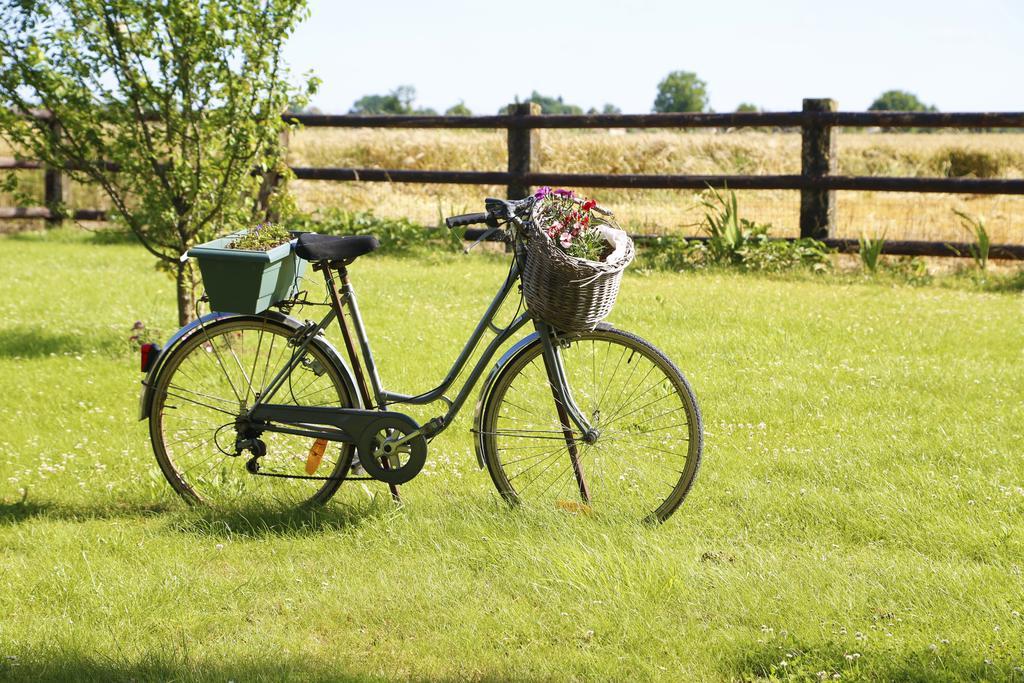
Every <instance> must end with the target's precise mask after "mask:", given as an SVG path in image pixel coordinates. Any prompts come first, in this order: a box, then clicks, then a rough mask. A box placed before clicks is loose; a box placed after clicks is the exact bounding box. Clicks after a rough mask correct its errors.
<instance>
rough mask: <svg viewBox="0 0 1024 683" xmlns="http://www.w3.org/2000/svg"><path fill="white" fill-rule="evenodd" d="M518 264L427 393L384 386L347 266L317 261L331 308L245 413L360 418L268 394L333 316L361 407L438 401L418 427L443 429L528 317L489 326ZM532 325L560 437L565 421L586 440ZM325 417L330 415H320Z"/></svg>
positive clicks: (585, 427)
mask: <svg viewBox="0 0 1024 683" xmlns="http://www.w3.org/2000/svg"><path fill="white" fill-rule="evenodd" d="M518 264H519V261H518V260H517V261H516V262H515V263H514V265H513V267H512V268H510V269H509V273H508V275H507V277H506V278H505V282H504V283H503V284H502V285H501V287H500V288H499V290H498V292H497V294H495V296H494V298H493V299H492V301H491V303H490V305H489V306H488V307H487V309H486V310H485V311H484V313H483V316H482V317H481V318H480V321H479V322H478V323H477V325H476V328H475V329H474V330H473V332H472V334H471V335H470V337H469V340H468V341H467V342H466V344H465V346H464V347H463V348H462V351H461V352H460V353H459V355H458V357H457V358H456V359H455V361H454V362H453V363H452V366H451V368H450V369H449V370H448V373H447V374H446V375H445V377H444V379H442V380H441V383H440V384H439V385H438V386H436V387H434V388H433V389H430V390H429V391H426V392H423V393H420V394H416V395H409V394H402V393H397V392H392V391H387V390H386V389H384V386H383V384H382V382H381V379H380V375H379V373H378V371H377V364H376V361H375V359H374V357H373V352H372V350H371V348H370V343H369V339H368V336H367V334H366V328H365V327H364V325H363V320H362V316H361V314H360V312H359V306H358V304H357V302H356V296H355V291H354V290H353V288H352V285H351V283H350V282H349V280H348V272H347V265H348V264H347V263H331V264H323V265H322V266H321V267H320V270H322V271H323V273H324V281H325V284H326V286H327V289H328V292H329V294H330V297H331V310H330V312H328V313H327V315H325V316H324V318H323V319H322V320H320V322H318V323H310V324H309V325H307V327H306V328H303V329H302V330H301V332H300V333H299V334H298V335H297V336H298V339H297V340H296V342H295V346H296V348H295V351H294V352H293V353H292V357H291V358H290V360H289V362H288V363H287V364H286V365H285V366H284V367H283V368H281V369H280V371H278V373H277V374H276V375H275V376H274V377H273V378H272V379H271V381H270V383H269V384H268V385H267V387H266V388H265V389H264V390H263V391H262V392H261V393H260V395H259V398H258V400H257V401H256V402H255V403H254V404H253V406H252V408H251V411H250V415H253V416H254V417H258V418H259V419H260V420H267V421H275V420H277V421H280V422H284V423H291V424H296V423H305V424H325V423H326V424H332V425H334V426H341V422H343V421H344V417H351V418H352V422H353V425H355V424H357V423H359V422H361V421H362V420H364V419H365V417H366V414H367V412H368V411H365V410H359V411H357V410H352V409H344V408H338V409H331V408H304V407H297V406H290V405H289V406H285V405H281V406H278V405H275V404H273V403H271V400H272V399H273V397H274V395H275V394H276V393H277V391H278V390H280V388H281V387H282V386H283V385H284V383H285V381H286V380H287V379H288V377H289V375H290V374H291V373H292V372H293V371H294V370H295V369H296V368H297V367H298V366H299V365H300V364H301V363H302V362H303V359H304V358H305V357H306V353H305V351H306V349H307V348H308V347H309V345H310V344H311V343H312V342H313V339H314V338H316V336H317V335H318V334H320V333H321V332H322V331H323V330H324V329H326V328H327V326H328V325H330V323H331V322H332V321H333V320H334V319H337V320H338V325H339V327H340V329H341V332H342V336H343V338H344V341H345V346H346V350H347V353H348V356H349V360H350V362H351V364H352V369H353V371H354V374H355V376H356V385H357V388H358V390H359V391H360V392H361V393H362V398H363V405H364V406H366V407H367V408H371V407H372V408H376V410H378V411H385V410H388V406H390V405H401V404H406V405H425V404H429V403H433V402H434V401H438V400H441V401H444V402H445V403H446V404H447V405H448V410H447V412H446V413H445V414H444V415H441V416H438V417H435V418H433V419H431V420H429V421H428V422H427V423H426V424H425V425H423V426H422V427H421V429H420V430H419V431H420V433H422V434H423V435H424V436H425V437H426V438H428V439H430V438H433V437H434V436H436V435H437V434H439V433H441V432H442V431H444V429H446V428H447V427H448V426H449V425H450V424H451V423H452V420H453V419H454V418H455V416H456V415H457V414H458V412H459V410H460V409H461V408H462V406H463V405H464V404H465V402H466V399H467V398H468V396H469V393H470V392H471V391H472V390H473V388H474V387H475V386H476V384H477V382H478V381H479V379H480V376H481V375H482V374H483V372H484V370H485V369H486V368H487V366H488V364H489V363H490V361H491V359H492V358H493V357H494V354H495V353H496V352H497V350H498V349H499V348H500V347H501V346H502V344H504V343H505V342H506V341H508V340H509V339H511V338H512V337H513V336H514V335H515V334H516V332H518V331H519V330H520V329H522V328H523V326H525V325H526V323H527V322H529V321H530V320H531V316H530V314H529V312H528V311H524V312H523V313H520V314H519V315H517V316H516V317H515V319H513V320H512V321H511V322H510V323H509V324H508V325H507V326H505V327H498V326H497V325H495V324H494V318H495V316H496V315H497V313H498V310H499V309H500V308H501V306H502V304H503V303H504V302H505V300H506V299H507V298H508V295H509V294H510V293H511V292H512V290H513V289H514V288H515V287H516V285H517V284H518V281H519V277H520V269H519V265H518ZM335 270H336V271H337V272H338V274H339V276H340V279H341V287H340V289H339V288H338V287H337V284H336V282H335V279H334V275H333V271H335ZM345 308H347V309H348V313H349V317H351V319H352V323H353V327H354V329H355V341H357V342H358V345H359V351H360V353H358V354H357V352H356V349H355V343H353V339H352V335H351V334H350V332H349V330H348V326H347V324H346V316H345V310H344V309H345ZM535 326H536V328H537V331H538V333H539V334H540V338H541V342H542V344H543V345H544V359H545V364H546V365H547V368H548V377H549V381H550V383H551V386H552V392H553V398H554V400H555V402H556V405H557V408H558V411H559V415H560V417H561V418H562V422H563V426H564V428H565V430H566V438H567V439H571V438H573V437H572V434H571V432H570V431H569V427H570V422H571V423H572V424H574V425H575V426H576V427H577V428H578V429H579V430H580V432H581V434H583V435H585V438H588V437H589V435H590V433H591V426H590V424H589V423H588V421H587V420H586V418H585V417H584V416H583V415H582V413H581V411H580V410H579V408H578V407H577V406H576V404H575V402H574V401H573V400H572V395H571V392H570V391H569V388H568V386H567V382H566V379H565V374H564V369H563V368H562V363H561V355H560V353H559V349H558V341H557V339H556V337H555V335H554V332H553V330H551V328H549V327H548V326H547V325H545V324H544V323H542V322H539V321H535ZM488 329H489V330H491V331H493V332H494V333H495V336H494V338H493V339H491V341H490V342H489V343H488V344H487V346H486V347H485V349H484V351H483V353H482V355H481V357H480V358H479V359H478V360H477V362H476V364H475V365H474V366H473V367H472V369H471V370H470V372H469V375H468V377H467V378H466V380H465V382H464V383H463V385H462V387H461V388H460V389H459V392H458V393H457V394H456V396H455V398H454V399H452V398H449V397H448V396H447V395H446V393H445V392H447V391H448V390H449V388H451V386H452V385H453V384H454V383H455V381H456V379H457V378H458V377H459V375H460V374H461V373H462V371H463V369H464V368H465V367H466V364H467V363H468V362H469V359H470V356H472V354H473V352H474V351H475V350H476V348H477V346H478V345H479V343H480V340H481V338H482V337H483V335H484V332H485V331H487V330H488ZM360 356H361V360H362V363H364V364H365V366H366V376H368V377H369V384H368V385H367V381H366V376H364V375H363V372H362V368H361V364H360ZM328 416H329V417H330V418H331V419H325V418H327V417H328ZM269 429H270V430H271V431H284V432H290V433H299V434H305V435H310V436H319V437H322V438H329V439H332V440H342V441H350V440H351V439H352V437H354V436H355V435H352V434H348V435H342V434H341V433H339V432H338V431H337V430H335V429H331V430H329V431H311V430H308V429H303V430H301V431H300V430H294V429H290V428H287V427H274V426H271V427H269Z"/></svg>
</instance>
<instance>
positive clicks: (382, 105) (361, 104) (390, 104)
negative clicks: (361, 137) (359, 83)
mask: <svg viewBox="0 0 1024 683" xmlns="http://www.w3.org/2000/svg"><path fill="white" fill-rule="evenodd" d="M348 113H349V114H361V115H367V114H410V113H412V112H411V111H409V110H407V109H406V108H405V106H404V105H403V104H402V101H401V100H400V99H398V96H397V95H395V94H394V92H391V93H389V94H387V95H363V96H362V97H360V98H359V99H358V100H356V101H355V103H354V104H353V105H352V108H351V109H349V112H348Z"/></svg>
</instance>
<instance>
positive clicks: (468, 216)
mask: <svg viewBox="0 0 1024 683" xmlns="http://www.w3.org/2000/svg"><path fill="white" fill-rule="evenodd" d="M486 222H487V214H486V213H464V214H462V215H461V216H451V217H450V218H445V219H444V223H445V225H447V226H448V229H449V230H450V229H451V228H458V227H461V226H463V225H476V224H477V223H486Z"/></svg>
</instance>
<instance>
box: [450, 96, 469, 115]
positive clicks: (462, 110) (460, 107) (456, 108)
mask: <svg viewBox="0 0 1024 683" xmlns="http://www.w3.org/2000/svg"><path fill="white" fill-rule="evenodd" d="M444 115H445V116H472V115H473V112H472V111H470V109H469V107H467V106H466V103H465V102H463V101H462V100H459V103H458V104H453V105H452V106H450V107H448V108H447V109H445V110H444Z"/></svg>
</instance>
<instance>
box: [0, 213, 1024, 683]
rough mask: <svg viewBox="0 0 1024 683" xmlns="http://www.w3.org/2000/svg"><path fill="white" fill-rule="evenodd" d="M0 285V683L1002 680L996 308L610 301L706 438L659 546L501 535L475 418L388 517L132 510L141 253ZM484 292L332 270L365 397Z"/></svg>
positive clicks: (999, 332)
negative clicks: (356, 331)
mask: <svg viewBox="0 0 1024 683" xmlns="http://www.w3.org/2000/svg"><path fill="white" fill-rule="evenodd" d="M0 258H2V263H3V267H2V268H0V292H2V293H3V297H2V299H0V615H2V616H0V678H32V679H75V680H84V679H95V680H119V679H120V680H126V679H163V680H170V679H173V680H192V679H203V680H205V679H212V680H236V681H243V680H258V679H281V678H284V677H291V678H298V679H303V680H310V679H324V680H335V679H359V680H363V679H378V678H386V679H392V678H416V679H438V678H442V679H453V680H454V679H458V680H461V679H466V678H468V679H505V678H516V679H579V680H593V679H617V680H625V679H637V678H643V679H649V678H661V679H665V680H692V679H707V680H737V679H741V680H742V679H761V678H780V679H785V678H788V677H793V678H795V679H797V680H799V679H812V680H813V679H817V678H818V677H819V676H825V677H828V678H829V679H835V678H840V679H841V680H858V679H871V680H893V679H895V680H922V679H927V680H963V679H968V678H973V679H990V680H1018V681H1024V672H1022V667H1024V616H1022V614H1024V575H1022V574H1024V299H1022V297H1021V295H1020V293H1004V294H997V293H982V292H975V291H964V290H957V289H944V288H938V287H931V286H929V287H910V286H893V285H891V284H881V283H877V282H874V283H873V282H853V281H850V280H840V279H838V278H835V279H826V280H822V281H815V280H813V279H808V278H792V279H780V278H762V277H757V276H749V275H748V276H744V275H729V274H713V273H712V274H706V273H705V274H689V275H677V274H667V273H657V274H652V275H642V274H636V273H634V274H631V275H629V276H627V278H626V280H625V282H624V286H623V292H622V295H621V297H620V300H619V304H618V306H617V308H616V310H615V311H614V313H613V316H612V321H613V322H615V323H616V324H618V325H619V326H621V327H622V328H624V329H628V330H632V331H635V332H638V333H640V334H641V335H642V336H645V337H647V338H648V339H650V340H651V341H653V342H654V343H655V344H657V345H659V346H661V347H662V348H663V349H664V350H665V351H666V352H667V353H668V355H669V356H670V357H672V358H673V359H674V360H675V361H676V362H677V364H678V365H679V366H680V367H681V368H682V369H683V371H684V372H685V373H686V374H687V375H688V377H689V379H690V380H691V382H692V383H693V386H694V388H695V390H696V392H697V396H698V398H699V400H700V402H701V406H702V409H703V411H704V416H705V428H706V431H707V434H706V449H705V460H704V465H703V468H702V471H701V473H700V476H699V477H698V480H697V483H696V485H695V487H694V489H693V491H692V493H691V494H690V497H689V498H688V499H687V501H686V502H685V503H684V505H683V506H682V508H680V510H679V511H678V512H677V513H676V515H675V516H674V517H673V518H672V519H670V520H669V522H668V523H667V524H665V525H664V526H661V527H658V528H647V527H641V526H635V525H632V524H627V523H624V522H620V521H618V520H615V519H603V518H588V517H577V516H572V515H568V514H566V513H559V512H558V511H555V510H551V511H547V512H545V511H538V510H530V511H525V510H519V511H511V510H509V509H508V508H507V507H506V506H505V505H504V504H503V503H502V502H501V500H500V498H499V497H498V495H497V493H496V492H495V491H494V490H493V487H492V486H491V483H490V479H489V477H488V476H487V474H486V472H484V471H481V470H479V469H477V466H476V461H475V458H474V456H473V454H472V444H471V440H470V438H469V437H470V434H469V432H468V430H469V426H470V419H471V415H470V413H471V406H469V408H470V409H467V410H466V411H464V414H463V415H462V416H461V417H460V419H459V422H458V423H457V424H456V425H454V426H453V428H452V429H450V430H449V431H448V432H446V433H445V434H444V435H442V436H441V437H439V438H438V439H437V440H436V441H435V442H434V443H433V445H432V447H431V452H430V454H429V456H428V464H427V467H426V469H425V471H424V472H423V473H422V474H421V475H420V476H419V477H418V478H417V479H415V480H414V481H413V482H411V483H410V484H408V485H406V486H404V487H403V494H404V497H405V501H406V505H405V506H404V507H403V508H401V509H396V508H395V507H394V506H393V505H391V503H390V502H389V501H388V500H387V498H386V496H385V495H384V494H385V491H386V489H385V488H384V487H383V486H382V485H373V486H369V487H364V486H362V485H361V484H358V483H354V482H353V483H349V484H346V485H345V486H343V488H342V492H341V493H339V496H338V499H337V501H336V502H334V503H332V504H331V505H330V506H329V507H327V508H326V509H324V510H323V511H321V512H320V513H318V514H316V515H310V514H308V513H307V514H305V515H294V516H287V515H286V516H281V515H277V516H275V515H267V514H260V512H259V511H256V510H254V511H251V512H237V513H230V514H227V513H214V512H202V511H198V512H197V511H193V510H189V509H186V508H185V506H184V504H182V503H181V502H180V501H179V500H178V499H177V498H176V497H174V496H173V494H172V492H171V489H170V487H169V485H167V484H166V482H164V481H163V479H162V478H161V475H160V474H159V472H158V470H157V467H156V464H155V461H154V459H153V456H152V453H151V451H150V446H149V441H148V435H147V431H146V424H145V423H142V422H138V421H137V420H136V417H137V414H136V410H137V398H138V388H139V385H138V382H139V380H140V375H139V373H138V371H137V359H136V358H135V356H134V355H132V354H130V353H129V351H128V347H127V342H126V339H127V337H128V335H129V334H130V333H129V329H130V327H131V325H132V323H133V322H134V321H135V320H143V321H144V322H145V323H146V324H147V325H148V326H150V327H155V328H159V329H161V330H163V332H164V335H163V336H164V337H166V336H167V335H168V334H169V333H170V332H171V331H173V327H174V324H173V321H174V319H175V315H174V310H173V308H172V307H173V291H172V283H171V281H170V280H169V279H167V278H165V277H164V276H163V275H161V274H159V273H157V272H156V271H155V270H154V268H153V264H152V259H151V258H150V257H149V256H147V255H146V253H144V252H143V250H142V249H141V248H139V247H136V246H133V245H100V244H97V243H95V242H93V241H92V240H90V239H89V238H87V237H85V236H82V235H79V234H77V233H74V232H70V231H57V232H54V233H51V234H49V235H45V236H39V235H21V236H9V237H4V238H0ZM505 268H506V264H505V263H504V262H503V260H501V259H500V258H498V257H495V256H488V255H482V254H474V255H473V256H471V257H462V256H454V255H449V254H438V255H436V256H428V257H423V258H399V257H393V256H377V255H374V256H370V257H365V258H363V259H360V261H359V262H358V263H357V264H356V265H355V266H353V268H352V274H353V281H354V283H355V286H356V288H357V291H358V292H359V295H360V304H361V306H362V308H363V310H364V313H365V314H366V318H367V325H368V328H369V330H370V334H371V341H372V342H373V344H374V347H375V351H376V352H377V353H378V355H379V357H380V360H381V370H382V375H383V377H384V380H385V384H386V385H387V386H388V387H390V388H393V389H397V390H413V389H416V390H422V389H425V388H428V387H429V386H432V385H433V384H436V382H437V380H439V379H440V378H441V376H442V375H443V374H444V372H445V370H446V369H447V366H448V363H449V362H450V360H451V359H452V357H453V356H454V354H455V347H456V345H457V344H458V342H459V341H460V340H462V339H463V338H464V337H465V336H466V335H467V334H468V332H469V330H470V329H471V327H472V325H473V324H474V323H475V321H476V317H477V316H478V315H479V312H480V311H481V310H482V309H483V307H484V306H485V305H486V303H487V301H488V300H489V297H490V293H491V292H492V291H493V289H494V288H496V287H497V285H498V282H499V281H500V279H501V277H502V276H503V273H504V269H505ZM396 311H397V313H396ZM423 416H424V415H422V414H421V415H420V417H423ZM819 672H823V673H822V674H819Z"/></svg>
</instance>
